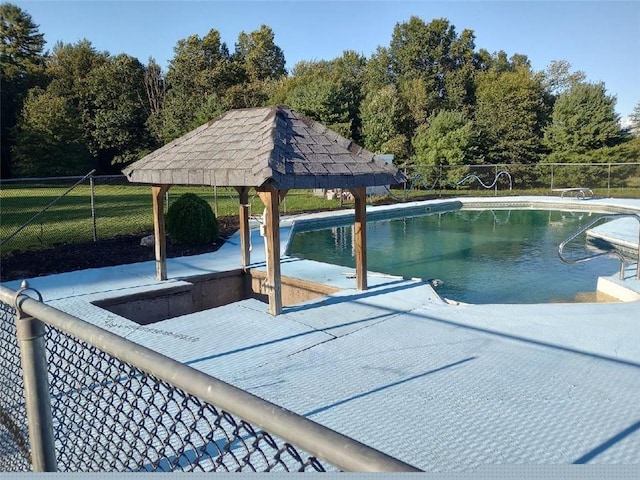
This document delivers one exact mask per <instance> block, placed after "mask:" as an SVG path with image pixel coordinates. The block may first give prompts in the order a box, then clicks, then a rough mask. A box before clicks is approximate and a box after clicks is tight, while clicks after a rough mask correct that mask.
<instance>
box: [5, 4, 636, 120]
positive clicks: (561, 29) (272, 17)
mask: <svg viewBox="0 0 640 480" xmlns="http://www.w3.org/2000/svg"><path fill="white" fill-rule="evenodd" d="M2 1H3V2H4V1H5V0H2ZM7 1H9V2H11V3H14V4H16V5H18V6H20V7H21V8H22V9H23V10H25V11H26V12H27V13H29V14H30V15H31V17H32V19H33V21H34V22H35V23H36V24H37V25H39V31H40V33H43V34H44V36H45V40H46V42H47V44H46V47H45V48H47V49H51V48H52V47H53V45H54V44H55V43H56V42H57V41H63V42H65V43H75V42H77V41H78V40H81V39H83V38H86V39H88V40H90V41H91V43H92V44H93V46H94V47H95V48H96V49H97V50H100V51H108V52H109V53H111V54H114V55H116V54H119V53H127V54H129V55H133V56H135V57H137V58H138V59H140V61H141V62H142V63H144V64H146V63H147V60H148V58H149V57H153V58H155V60H156V61H157V62H158V63H159V64H160V65H161V66H162V67H163V69H165V71H166V67H167V66H168V63H169V61H170V60H171V58H172V57H173V54H174V47H175V45H176V43H177V42H178V40H181V39H184V38H187V37H188V36H190V35H193V34H196V35H199V36H201V37H202V36H204V35H206V34H207V32H209V30H211V29H216V30H218V31H219V32H220V34H221V37H222V40H223V41H224V42H225V43H226V44H227V45H228V47H229V49H230V50H231V51H233V48H234V45H235V42H236V41H237V39H238V34H239V33H240V32H242V31H244V32H251V31H253V30H256V29H258V28H260V26H261V25H263V24H264V25H268V26H270V27H271V28H272V30H273V31H274V34H275V42H276V44H277V45H278V46H280V48H282V50H283V51H284V54H285V59H286V62H287V69H288V70H289V71H290V70H291V69H292V68H293V66H294V65H295V64H296V63H297V62H298V61H300V60H330V59H333V58H335V57H338V56H340V55H341V54H342V52H343V51H344V50H355V51H356V52H358V53H361V54H364V55H365V56H367V57H369V56H370V55H371V54H372V53H374V52H375V50H376V48H377V47H378V46H388V45H389V42H390V41H391V35H392V33H393V28H394V26H395V25H396V24H397V23H401V22H406V21H408V20H409V18H410V17H411V16H412V15H416V16H419V17H420V18H422V19H423V20H424V21H425V22H426V23H428V22H430V21H431V20H433V19H434V18H446V19H448V20H449V22H450V23H451V24H453V25H455V27H456V31H457V32H458V33H460V32H462V30H464V29H471V30H473V31H474V33H475V37H476V49H480V48H484V49H486V50H488V51H489V52H496V51H499V50H504V51H505V52H506V53H507V54H508V55H509V56H510V55H513V54H515V53H520V54H524V55H527V56H528V58H529V60H530V61H531V65H532V67H533V69H534V70H536V71H538V70H544V69H545V68H546V67H547V66H548V65H549V63H550V62H551V61H552V60H566V61H568V62H569V63H570V64H571V65H572V68H573V70H582V71H583V72H585V73H586V75H587V80H588V81H590V82H604V83H605V86H606V88H607V92H608V94H610V95H615V96H616V98H617V107H616V110H617V112H618V113H619V114H620V115H621V117H622V118H623V119H624V118H625V117H627V116H628V115H630V114H631V113H632V112H633V109H634V106H635V105H636V104H638V103H640V35H639V34H638V28H639V26H640V0H634V1H619V0H599V1H595V0H592V1H550V0H547V1H526V0H511V1H486V0H475V1H457V0H450V1H447V2H444V1H429V0H424V1H401V0H400V1H389V0H377V1H367V0H360V1H347V0H331V1H330V0H322V1H310V0H297V1H292V0H290V1H275V0H262V1H245V0H226V1H219V0H201V1H175V0H137V1H136V0H126V1H123V0H111V1H93V0H76V1H59V0H47V1H45V0H40V1H38V0H23V1H18V0H7Z"/></svg>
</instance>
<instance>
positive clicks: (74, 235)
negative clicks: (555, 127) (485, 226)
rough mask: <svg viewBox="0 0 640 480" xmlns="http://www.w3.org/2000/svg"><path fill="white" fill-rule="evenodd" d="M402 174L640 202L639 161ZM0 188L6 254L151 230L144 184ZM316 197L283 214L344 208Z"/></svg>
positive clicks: (68, 182)
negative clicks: (580, 190) (571, 190)
mask: <svg viewBox="0 0 640 480" xmlns="http://www.w3.org/2000/svg"><path fill="white" fill-rule="evenodd" d="M404 171H405V174H406V175H407V177H408V179H409V181H408V182H407V183H406V184H405V185H397V186H394V188H392V189H391V190H389V189H387V190H385V192H387V194H389V195H390V196H391V197H393V198H395V199H396V200H404V199H407V198H410V197H411V195H416V194H436V195H456V194H468V193H472V194H480V195H481V194H490V195H509V194H512V193H514V192H517V193H527V191H530V192H532V193H535V194H537V195H539V194H553V189H554V188H560V187H577V186H581V187H589V188H591V189H593V190H594V191H595V192H596V194H597V195H600V196H607V197H610V196H614V197H615V196H629V195H631V196H640V163H606V164H562V163H539V164H536V165H514V164H502V165H465V166H434V167H421V168H419V169H416V168H415V167H411V168H406V169H404ZM76 183H77V185H76V186H75V187H74V188H71V187H73V186H74V184H76ZM0 185H1V188H0V211H1V216H0V253H1V254H2V255H3V256H4V255H7V254H10V253H11V252H13V251H19V250H41V249H44V248H48V247H55V246H56V245H61V244H68V243H82V242H91V241H97V240H104V239H110V238H114V237H117V236H121V235H143V234H150V233H152V231H153V216H152V203H151V191H150V188H149V185H140V184H132V183H129V182H128V181H127V179H126V178H125V177H124V176H122V175H118V176H93V175H87V176H86V177H85V178H82V177H62V178H41V179H17V180H3V181H2V182H1V184H0ZM186 192H192V193H196V194H197V195H199V196H200V197H202V198H204V199H205V200H207V201H208V202H209V204H210V205H211V208H212V209H213V211H214V213H215V214H216V216H217V217H224V216H230V215H237V214H238V194H237V192H236V191H235V189H233V188H227V187H224V188H223V187H181V186H173V187H172V188H171V189H170V190H169V191H168V192H167V199H166V201H165V206H166V207H167V208H168V206H169V205H170V204H171V202H172V201H173V200H174V199H176V198H178V196H180V195H181V194H183V193H186ZM378 194H381V195H384V194H385V193H384V192H383V193H378ZM300 197H306V198H303V199H302V200H301V198H300ZM313 197H314V195H313V192H311V191H292V192H289V194H288V195H287V196H286V197H285V199H284V201H283V204H282V210H283V213H287V209H288V208H289V209H290V210H291V211H298V210H307V209H322V208H325V209H329V208H338V207H339V206H341V205H342V204H341V203H340V202H339V201H338V200H333V201H329V200H326V199H322V201H320V200H313V201H311V200H310V199H311V198H313ZM250 203H251V207H252V211H253V212H256V213H258V214H259V213H261V212H262V210H263V205H262V203H261V202H260V200H259V198H258V197H257V196H255V195H254V196H252V197H251V198H250Z"/></svg>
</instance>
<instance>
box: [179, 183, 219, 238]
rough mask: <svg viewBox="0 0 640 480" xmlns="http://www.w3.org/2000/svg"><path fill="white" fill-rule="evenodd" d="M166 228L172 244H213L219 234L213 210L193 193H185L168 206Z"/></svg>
mask: <svg viewBox="0 0 640 480" xmlns="http://www.w3.org/2000/svg"><path fill="white" fill-rule="evenodd" d="M166 227H167V233H168V234H169V237H170V238H171V241H172V242H175V243H182V244H185V245H203V244H206V243H213V242H214V241H215V240H217V238H218V234H219V228H218V220H217V219H216V216H215V215H214V213H213V210H211V207H210V206H209V204H208V203H207V202H206V201H205V200H204V199H202V198H200V197H199V196H197V195H196V194H195V193H185V194H183V195H181V196H180V197H179V198H178V199H177V200H176V201H174V202H173V203H172V204H171V205H170V206H169V210H168V211H167V216H166Z"/></svg>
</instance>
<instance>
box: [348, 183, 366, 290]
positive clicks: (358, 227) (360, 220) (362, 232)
mask: <svg viewBox="0 0 640 480" xmlns="http://www.w3.org/2000/svg"><path fill="white" fill-rule="evenodd" d="M349 190H350V192H351V193H352V194H353V197H354V198H355V204H356V205H355V209H356V211H355V216H356V219H355V225H354V239H353V241H354V244H355V250H356V288H357V289H358V290H366V289H367V209H366V208H367V189H366V188H364V187H363V188H351V189H349Z"/></svg>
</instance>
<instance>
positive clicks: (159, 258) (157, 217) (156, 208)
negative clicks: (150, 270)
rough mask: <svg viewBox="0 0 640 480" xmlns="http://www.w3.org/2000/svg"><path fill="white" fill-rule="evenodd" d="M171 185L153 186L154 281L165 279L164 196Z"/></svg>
mask: <svg viewBox="0 0 640 480" xmlns="http://www.w3.org/2000/svg"><path fill="white" fill-rule="evenodd" d="M170 187H171V185H153V186H152V187H151V192H152V195H153V235H154V237H155V250H156V279H157V280H160V281H161V280H166V279H167V238H166V234H165V232H164V196H165V194H166V193H167V191H168V190H169V188H170Z"/></svg>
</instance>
